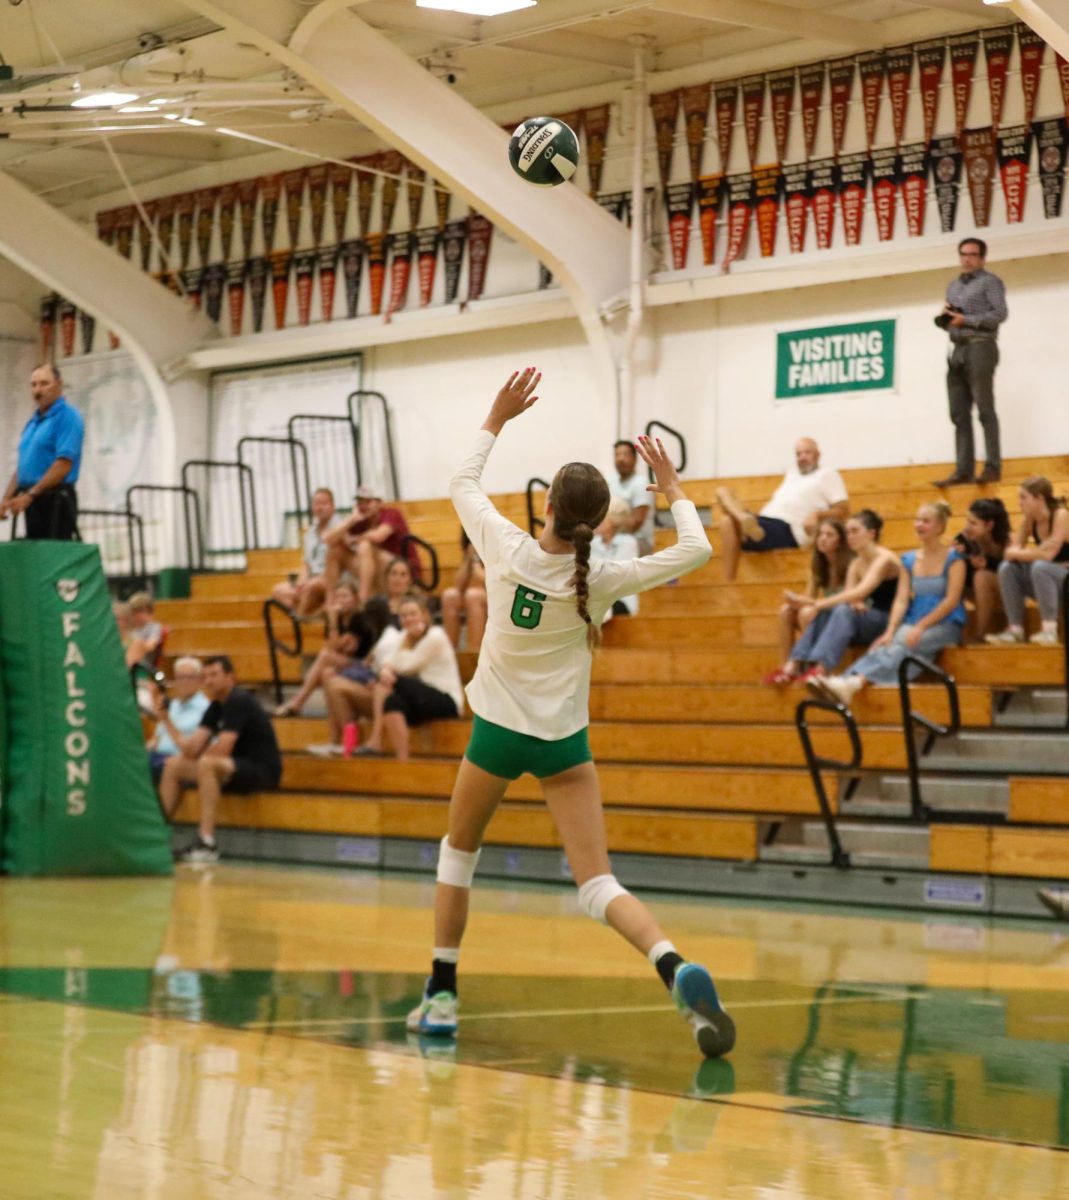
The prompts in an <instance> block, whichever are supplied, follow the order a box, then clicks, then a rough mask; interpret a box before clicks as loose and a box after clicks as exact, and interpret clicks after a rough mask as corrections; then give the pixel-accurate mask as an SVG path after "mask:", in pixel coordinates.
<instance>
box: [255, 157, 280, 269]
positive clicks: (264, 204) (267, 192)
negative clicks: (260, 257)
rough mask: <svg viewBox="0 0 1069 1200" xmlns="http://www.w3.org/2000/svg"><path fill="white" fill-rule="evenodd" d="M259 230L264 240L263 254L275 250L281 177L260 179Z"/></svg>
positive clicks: (273, 176)
mask: <svg viewBox="0 0 1069 1200" xmlns="http://www.w3.org/2000/svg"><path fill="white" fill-rule="evenodd" d="M260 198H261V199H260V229H261V232H262V233H263V239H264V254H270V253H271V251H272V250H274V248H275V227H276V225H277V224H278V206H279V202H280V200H281V198H282V176H281V175H264V176H262V177H261V179H260Z"/></svg>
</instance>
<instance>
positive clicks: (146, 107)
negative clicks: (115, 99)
mask: <svg viewBox="0 0 1069 1200" xmlns="http://www.w3.org/2000/svg"><path fill="white" fill-rule="evenodd" d="M119 112H121V113H157V115H158V113H159V110H158V109H157V108H156V106H155V105H154V104H124V105H123V106H122V108H120V109H119Z"/></svg>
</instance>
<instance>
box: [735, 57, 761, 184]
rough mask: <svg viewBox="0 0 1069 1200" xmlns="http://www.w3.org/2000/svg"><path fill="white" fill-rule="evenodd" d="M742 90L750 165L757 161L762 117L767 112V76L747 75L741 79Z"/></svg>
mask: <svg viewBox="0 0 1069 1200" xmlns="http://www.w3.org/2000/svg"><path fill="white" fill-rule="evenodd" d="M739 90H740V91H741V92H742V127H743V130H744V132H745V134H746V153H747V154H748V155H749V159H750V166H751V167H753V165H754V163H755V162H756V161H757V145H758V142H759V141H760V138H761V118H762V117H763V116H764V112H765V77H764V76H763V75H747V76H746V78H745V79H740V80H739Z"/></svg>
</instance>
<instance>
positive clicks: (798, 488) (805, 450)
mask: <svg viewBox="0 0 1069 1200" xmlns="http://www.w3.org/2000/svg"><path fill="white" fill-rule="evenodd" d="M794 458H795V462H796V464H797V466H796V469H795V470H792V471H788V472H787V474H786V475H784V477H783V482H782V483H781V484H780V485H779V487H778V488H776V490H775V492H773V493H772V499H771V500H769V502H768V503H767V504H766V505H765V506H764V508H762V509H761V512H760V513H759V514H757V515H756V516H755V515H754V514H753V513H752V512H750V511H749V509H747V508H746V506H745V505H744V504H743V503H742V501H741V500H739V498H738V497H737V496H736V495H735V493H734V492H732V491H731V489H730V488H717V492H716V498H717V500H719V502H720V507H721V508H722V509H723V510H724V515H725V517H726V518H727V519H726V520H725V521H723V522H722V523H721V525H720V536H721V541H722V544H723V554H724V578H725V580H727V581H728V582H730V581H731V580H733V579H734V578H735V576H736V574H737V573H738V569H739V556H740V554H741V552H742V551H743V550H746V551H750V552H758V551H763V550H793V549H795V548H797V547H799V546H808V545H809V544H810V543H811V542H812V540H813V537H814V536H815V534H816V532H817V526H818V525H819V524H820V522H821V521H823V520H824V519H825V517H835V518H837V519H838V520H840V521H845V520H846V517H847V514H848V513H849V511H850V504H849V499H848V497H847V492H846V484H844V483H843V479H842V476H841V475H840V474H839V472H838V471H836V470H834V468H832V467H822V466H821V465H820V448H819V447H818V446H817V444H816V442H814V441H813V439H812V438H800V439H799V440H798V442H797V443H796V445H795V447H794Z"/></svg>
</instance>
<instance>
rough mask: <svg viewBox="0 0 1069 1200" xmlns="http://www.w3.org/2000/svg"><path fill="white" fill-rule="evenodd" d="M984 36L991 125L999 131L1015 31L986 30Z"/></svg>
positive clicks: (1005, 29) (1004, 29)
mask: <svg viewBox="0 0 1069 1200" xmlns="http://www.w3.org/2000/svg"><path fill="white" fill-rule="evenodd" d="M982 36H983V40H984V57H985V58H986V59H987V91H988V94H989V96H990V97H991V124H992V125H993V126H994V128H995V129H998V127H999V125H1001V124H1002V105H1003V102H1004V101H1005V99H1006V75H1007V74H1008V72H1009V69H1010V52H1011V51H1012V50H1013V30H1012V29H1007V28H1003V29H985V30H984V31H983V35H982Z"/></svg>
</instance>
